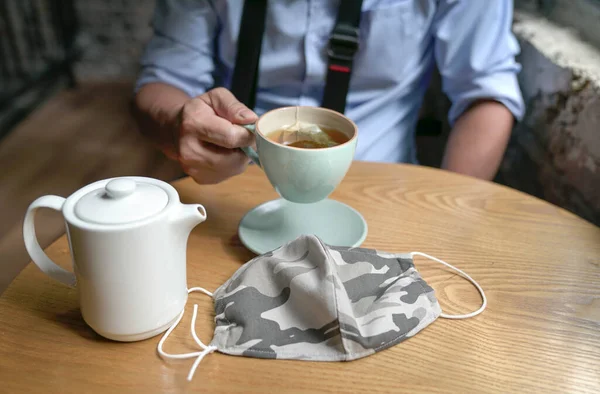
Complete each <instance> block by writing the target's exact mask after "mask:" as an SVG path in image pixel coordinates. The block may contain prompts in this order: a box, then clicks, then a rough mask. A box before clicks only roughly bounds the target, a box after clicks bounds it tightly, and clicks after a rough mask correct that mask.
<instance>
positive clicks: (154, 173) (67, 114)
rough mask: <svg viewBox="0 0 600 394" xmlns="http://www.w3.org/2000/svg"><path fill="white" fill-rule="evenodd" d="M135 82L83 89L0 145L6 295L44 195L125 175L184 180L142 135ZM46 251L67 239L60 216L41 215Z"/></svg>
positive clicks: (53, 103)
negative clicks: (28, 219) (132, 106)
mask: <svg viewBox="0 0 600 394" xmlns="http://www.w3.org/2000/svg"><path fill="white" fill-rule="evenodd" d="M132 92H133V86H132V84H131V83H130V82H102V83H100V82H99V83H83V84H81V85H80V86H78V87H77V88H76V89H74V90H64V91H62V92H60V93H58V94H57V95H55V96H53V97H51V98H50V99H49V100H48V101H47V102H46V103H45V104H44V105H43V106H41V107H40V108H38V109H37V110H36V111H34V112H33V113H32V114H31V115H30V116H29V117H28V118H27V119H26V120H24V121H23V122H22V123H21V124H19V126H17V127H16V128H15V129H14V130H13V131H12V132H11V133H10V134H9V135H8V136H6V137H5V138H3V139H2V140H1V143H0V168H2V169H3V171H2V172H0V218H1V220H0V256H1V257H0V262H1V263H2V268H1V269H0V294H2V292H3V291H4V289H5V288H6V286H8V284H9V283H10V282H11V281H12V280H13V279H14V277H15V276H16V275H17V274H18V273H19V271H20V270H21V269H22V268H23V267H24V266H25V265H26V264H27V262H28V261H29V258H28V256H27V252H26V251H25V246H24V244H23V240H22V237H23V236H22V225H23V217H24V216H25V211H26V209H27V206H28V205H29V204H30V203H31V202H32V201H33V200H34V199H36V198H37V197H39V196H41V195H45V194H58V195H61V196H65V197H66V196H68V195H70V194H71V193H73V192H75V191H76V190H78V189H79V188H81V187H83V186H85V185H87V184H88V183H91V182H93V181H96V180H99V179H104V178H109V177H112V176H119V175H143V176H151V177H154V178H159V179H164V180H172V179H175V178H176V177H178V176H179V175H180V174H181V170H180V169H179V168H178V167H179V166H178V165H176V164H175V163H173V162H170V161H168V160H167V159H166V158H165V157H164V156H163V155H162V154H161V153H160V152H158V151H157V150H156V149H154V148H153V147H152V146H150V145H149V144H148V142H147V141H146V140H145V139H144V138H143V137H142V135H141V134H140V133H138V132H137V130H136V126H135V123H134V121H133V119H132V118H131V115H130V113H129V109H128V108H129V106H128V103H129V101H130V99H131V95H132ZM37 223H38V226H37V230H38V235H39V239H40V244H41V245H43V246H47V245H49V244H50V243H51V242H52V241H54V240H56V239H57V238H58V237H59V236H61V235H62V234H64V232H65V228H64V224H63V220H62V218H61V217H60V215H58V214H56V213H54V212H51V211H42V212H40V215H39V218H38V221H37Z"/></svg>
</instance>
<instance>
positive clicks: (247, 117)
mask: <svg viewBox="0 0 600 394" xmlns="http://www.w3.org/2000/svg"><path fill="white" fill-rule="evenodd" d="M206 98H207V100H208V101H207V103H208V105H210V106H211V107H212V109H213V110H214V111H215V113H216V114H217V116H219V117H221V118H224V119H227V120H228V121H230V122H231V123H235V124H248V123H253V122H255V121H256V119H258V116H256V114H255V113H254V112H252V111H251V110H250V109H248V107H246V106H245V105H244V104H242V103H241V102H240V101H239V100H238V99H236V98H235V96H234V95H233V93H231V92H230V91H229V90H227V89H225V88H216V89H213V90H211V91H209V92H208V93H207V94H206Z"/></svg>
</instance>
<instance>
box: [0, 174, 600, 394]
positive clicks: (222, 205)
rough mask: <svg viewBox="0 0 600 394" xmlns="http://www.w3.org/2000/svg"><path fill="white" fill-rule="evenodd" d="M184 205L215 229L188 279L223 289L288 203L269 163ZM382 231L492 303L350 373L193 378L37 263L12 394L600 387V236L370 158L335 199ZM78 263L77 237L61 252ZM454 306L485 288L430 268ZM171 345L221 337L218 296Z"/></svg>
mask: <svg viewBox="0 0 600 394" xmlns="http://www.w3.org/2000/svg"><path fill="white" fill-rule="evenodd" d="M176 187H177V189H178V190H179V192H180V195H181V197H182V200H183V201H184V202H199V203H202V204H204V206H205V207H206V209H207V211H208V216H209V219H208V220H207V221H206V222H205V223H203V224H201V225H199V226H198V227H197V228H196V229H195V230H194V232H193V233H192V234H191V236H190V240H189V244H188V253H189V254H188V285H189V286H190V287H191V286H205V287H207V288H208V289H215V288H216V287H217V286H218V285H220V284H221V283H223V282H224V281H225V280H226V279H227V278H228V277H229V276H230V275H231V274H232V273H233V272H234V271H235V270H236V269H238V268H239V267H240V265H241V264H242V263H244V262H245V261H247V260H249V259H250V258H251V257H253V255H252V254H251V253H250V252H248V251H247V250H246V249H245V248H244V247H243V246H242V245H241V243H240V242H239V240H238V238H237V236H236V226H237V223H238V221H239V220H240V219H241V217H242V216H243V214H244V213H245V212H246V211H248V210H249V209H250V208H252V207H253V206H255V205H257V204H259V203H261V202H264V201H267V200H269V199H272V198H275V197H276V195H275V193H274V191H273V190H272V188H271V187H270V185H269V183H268V182H267V180H266V178H265V176H264V175H263V174H262V173H260V171H259V170H258V169H256V168H252V169H250V170H249V171H248V172H247V173H246V174H244V175H242V176H239V177H236V178H234V179H232V180H229V181H227V182H225V183H223V184H220V185H218V186H199V185H196V184H194V183H193V182H192V181H190V180H183V181H180V182H178V183H176ZM332 197H333V198H335V199H338V200H341V201H344V202H346V203H348V204H350V205H351V206H353V207H355V208H356V209H358V210H359V211H360V212H362V214H363V215H364V217H365V218H366V220H367V221H368V224H369V234H368V236H367V239H366V241H365V243H364V246H366V247H371V248H377V249H380V250H385V251H390V252H402V251H413V250H420V251H423V252H425V253H430V254H433V255H435V256H437V257H439V258H442V259H445V260H446V261H448V262H449V263H451V264H455V265H457V266H458V267H459V268H462V269H464V270H465V271H467V272H468V273H469V274H471V275H472V276H473V277H474V278H475V279H476V280H477V281H479V283H480V284H481V285H482V286H483V288H484V289H485V291H486V293H487V295H488V298H489V306H488V309H487V310H486V311H485V312H484V313H483V314H482V315H480V316H478V317H475V318H473V319H469V320H459V321H450V320H444V319H438V320H437V321H435V322H434V323H433V324H432V325H430V326H429V327H428V328H427V329H425V330H424V331H422V332H421V333H419V334H418V335H416V336H415V337H414V338H411V339H409V340H407V341H405V342H403V343H401V344H399V345H397V346H394V347H392V348H390V349H388V350H385V351H382V352H380V353H377V354H375V355H373V356H370V357H367V358H364V359H361V360H357V361H352V362H347V363H342V362H334V363H323V362H306V361H288V360H260V359H254V358H245V357H234V356H227V355H223V354H219V353H215V354H211V355H209V356H207V357H206V358H205V359H204V361H203V362H202V363H201V364H200V367H199V369H198V371H197V372H196V376H195V378H194V380H193V381H192V382H187V381H186V374H187V372H188V370H189V368H190V366H191V364H192V362H193V360H183V361H164V360H162V359H160V358H159V357H158V356H157V354H156V345H157V343H158V340H159V338H160V337H155V338H152V339H149V340H146V341H141V342H137V343H115V342H111V341H108V340H104V339H102V338H101V337H99V336H98V335H96V334H95V333H94V332H93V331H92V330H91V329H89V328H88V327H87V326H86V325H85V323H84V322H83V320H82V319H81V317H80V313H79V309H78V304H77V294H76V291H75V290H70V289H68V288H66V287H64V286H62V285H60V284H59V283H57V282H54V281H52V280H51V279H49V278H47V277H46V276H45V275H43V274H42V273H41V272H40V271H39V270H38V269H37V267H36V266H35V265H33V264H30V265H29V266H28V267H27V268H26V269H25V270H24V271H23V272H22V273H21V275H20V276H19V277H18V278H17V279H16V280H15V281H14V282H13V283H12V285H11V286H10V287H9V289H7V291H6V292H5V293H4V294H3V296H2V297H1V298H0V338H1V339H0V391H2V392H10V393H13V392H25V391H31V392H46V393H47V392H56V393H58V392H61V393H66V392H86V393H89V392H105V391H106V392H108V391H109V390H110V391H113V390H114V391H116V392H128V391H129V392H144V393H154V392H188V391H190V392H191V391H196V392H228V393H231V392H276V393H280V392H287V391H290V392H291V391H293V392H318V391H321V392H349V391H362V392H390V391H395V392H398V391H406V392H439V391H445V392H482V391H484V392H541V391H546V392H548V391H552V392H554V391H559V392H567V391H568V392H600V229H599V228H598V227H595V226H594V225H592V224H590V223H587V222H585V221H584V220H582V219H579V218H578V217H576V216H574V215H572V214H570V213H568V212H566V211H564V210H562V209H559V208H557V207H555V206H553V205H550V204H548V203H546V202H543V201H540V200H538V199H536V198H532V197H530V196H528V195H525V194H522V193H519V192H516V191H514V190H510V189H508V188H505V187H502V186H499V185H496V184H492V183H487V182H482V181H478V180H474V179H471V178H468V177H464V176H459V175H455V174H449V173H446V172H443V171H440V170H434V169H427V168H419V167H414V166H407V165H382V164H367V163H355V164H354V165H353V167H352V168H351V170H350V172H349V174H348V176H347V178H346V179H345V180H344V182H343V184H342V185H341V186H340V187H339V189H338V190H336V192H335V193H334V194H333V196H332ZM47 253H48V255H49V256H50V257H51V258H53V259H54V260H55V261H58V262H59V263H61V264H62V265H64V266H69V264H70V256H69V251H68V245H67V241H66V239H65V238H64V237H63V238H61V239H59V240H58V241H57V242H56V243H54V244H53V245H52V246H50V247H49V248H48V249H47ZM417 268H418V269H419V270H420V271H421V273H422V275H423V276H424V278H425V279H426V280H427V281H428V282H429V283H430V284H432V286H433V287H434V288H435V289H436V292H437V295H438V298H439V300H440V303H441V305H442V307H443V309H444V310H445V311H446V312H450V313H457V312H466V311H470V310H473V309H475V308H477V307H478V305H479V303H480V298H479V296H478V294H477V291H476V290H475V289H474V288H473V287H472V285H471V284H469V283H468V282H467V281H465V280H464V279H462V278H460V277H458V276H456V275H454V274H452V273H451V272H449V271H447V270H445V269H444V268H442V267H440V266H439V265H437V264H435V263H433V262H428V261H426V260H417ZM190 300H191V301H190V303H188V306H187V309H186V310H187V313H186V315H185V316H184V319H183V321H182V325H180V326H179V327H178V328H177V330H175V331H174V333H173V335H172V337H171V338H170V339H169V341H170V342H167V347H166V350H167V351H170V352H184V351H191V350H195V347H194V346H193V345H194V343H193V339H192V338H191V337H190V335H189V323H190V319H191V309H192V304H193V303H198V304H199V320H198V323H197V331H198V333H199V336H200V337H201V338H202V339H203V340H205V341H209V340H210V338H211V336H212V330H213V320H212V319H213V315H214V313H213V310H212V303H211V301H210V299H209V298H208V297H206V296H204V295H202V294H198V293H194V295H192V296H191V298H190Z"/></svg>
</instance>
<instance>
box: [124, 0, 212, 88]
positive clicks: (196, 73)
mask: <svg viewBox="0 0 600 394" xmlns="http://www.w3.org/2000/svg"><path fill="white" fill-rule="evenodd" d="M152 28H153V35H152V37H151V38H150V40H149V41H148V43H147V44H146V47H145V49H144V52H143V54H142V56H141V59H140V72H139V75H138V78H137V81H136V84H135V91H136V92H137V91H138V90H139V89H140V88H141V87H142V86H143V85H145V84H147V83H151V82H163V83H166V84H169V85H172V86H174V87H176V88H179V89H181V90H183V91H184V92H186V93H187V94H188V95H189V96H190V97H194V96H197V95H199V94H202V93H204V92H206V91H207V90H208V89H210V88H211V87H212V85H213V83H214V81H213V71H214V67H215V66H214V56H213V55H214V40H215V37H216V34H217V29H218V17H217V14H216V11H215V10H214V8H213V7H212V4H211V2H210V1H197V0H158V1H157V2H156V7H155V11H154V16H153V19H152Z"/></svg>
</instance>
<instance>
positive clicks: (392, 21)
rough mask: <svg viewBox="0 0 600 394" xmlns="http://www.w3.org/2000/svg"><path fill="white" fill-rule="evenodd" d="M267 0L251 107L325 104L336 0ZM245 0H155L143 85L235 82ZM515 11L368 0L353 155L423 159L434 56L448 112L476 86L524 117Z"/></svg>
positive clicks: (493, 4)
mask: <svg viewBox="0 0 600 394" xmlns="http://www.w3.org/2000/svg"><path fill="white" fill-rule="evenodd" d="M250 1H251V0H250ZM268 4H269V6H268V11H267V17H266V26H265V36H264V38H263V47H262V53H261V58H260V70H259V80H258V89H257V90H258V92H257V100H256V108H255V111H256V112H257V113H258V114H261V113H264V112H265V111H267V110H270V109H273V108H276V107H280V106H288V105H310V106H318V105H320V104H321V100H322V97H323V89H324V84H325V82H324V81H325V76H326V73H327V53H326V50H327V44H328V40H329V35H330V33H331V31H332V29H333V27H334V24H335V20H336V15H337V8H338V4H339V1H333V0H286V1H283V0H271V1H269V3H268ZM242 8H243V1H242V0H213V1H208V0H158V1H157V6H156V10H155V14H154V19H153V23H152V25H153V28H154V35H153V37H152V38H151V39H150V41H149V43H148V45H147V47H146V50H145V53H144V54H143V56H142V59H141V71H140V75H139V78H138V81H137V86H136V89H139V87H141V86H142V85H143V84H146V83H149V82H157V81H160V82H164V83H167V84H170V85H173V86H175V87H177V88H179V89H181V90H183V91H185V92H186V93H187V94H188V95H190V96H192V97H193V96H197V95H200V94H202V93H204V92H206V91H207V90H209V89H211V88H212V87H215V86H225V87H229V86H230V82H231V76H232V71H233V67H234V65H235V56H236V46H237V36H238V32H239V26H240V21H241V15H242ZM512 11H513V6H512V1H511V0H364V2H363V13H362V17H361V23H360V44H359V45H360V48H359V50H358V52H357V53H356V57H355V61H354V67H353V73H352V78H351V82H350V91H349V93H348V98H347V107H346V116H348V117H349V118H351V119H352V120H353V121H354V122H355V123H356V124H357V125H358V128H359V138H358V146H357V150H356V156H355V159H357V160H366V161H382V162H412V163H416V149H415V125H416V122H417V119H418V115H419V109H420V107H421V103H422V99H423V96H424V93H425V91H426V89H427V87H428V84H429V80H430V77H431V74H432V70H433V68H434V65H435V64H437V66H438V69H439V70H440V74H441V76H442V86H443V90H444V92H445V93H446V94H447V95H448V97H449V98H450V100H451V102H452V106H451V109H450V112H449V115H448V116H449V121H450V124H453V123H454V122H455V120H456V119H457V118H458V117H459V116H460V115H461V113H462V112H463V111H465V109H467V108H468V106H469V105H470V104H471V103H472V102H473V101H474V100H477V99H479V98H491V99H495V100H497V101H499V102H501V103H502V104H504V105H505V106H506V107H507V108H508V109H509V110H510V111H511V112H512V114H513V115H514V116H515V118H517V119H519V120H520V119H521V118H522V116H523V112H524V104H523V99H522V96H521V92H520V90H519V86H518V83H517V73H518V72H519V71H520V66H519V64H518V63H516V61H515V55H516V54H517V53H518V51H519V45H518V43H517V41H516V39H515V37H514V36H513V34H512V33H511V24H512Z"/></svg>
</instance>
